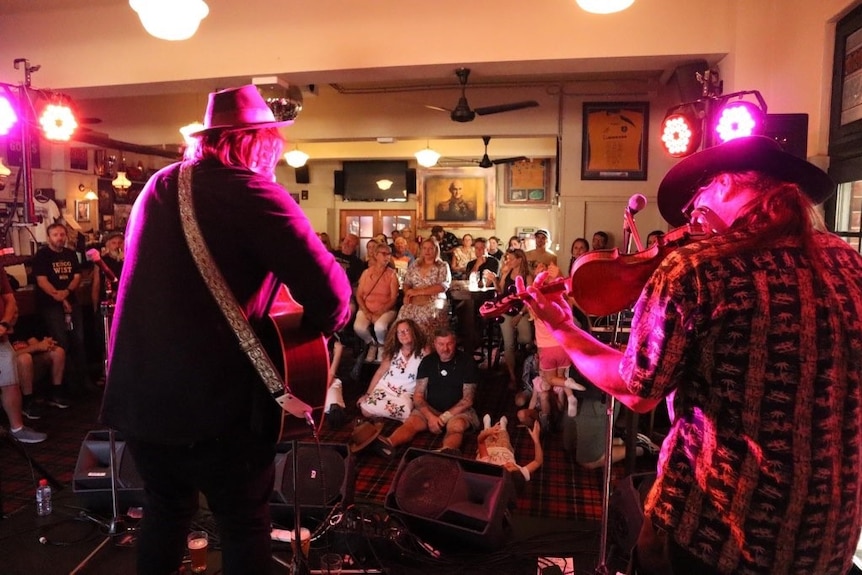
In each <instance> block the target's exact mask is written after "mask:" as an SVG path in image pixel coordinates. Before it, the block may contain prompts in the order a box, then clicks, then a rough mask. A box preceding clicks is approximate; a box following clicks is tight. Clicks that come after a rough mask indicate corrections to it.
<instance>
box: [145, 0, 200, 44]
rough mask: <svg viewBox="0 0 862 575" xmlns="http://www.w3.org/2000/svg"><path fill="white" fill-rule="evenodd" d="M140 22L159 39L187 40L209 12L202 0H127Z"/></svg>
mask: <svg viewBox="0 0 862 575" xmlns="http://www.w3.org/2000/svg"><path fill="white" fill-rule="evenodd" d="M129 6H131V7H132V10H134V11H135V12H137V13H138V17H139V18H140V19H141V24H143V26H144V30H146V31H147V32H148V33H149V34H150V35H151V36H155V37H156V38H159V39H160V40H188V39H189V38H191V37H192V36H194V35H195V32H197V31H198V26H200V23H201V20H203V19H204V18H206V16H207V14H209V13H210V9H209V6H207V3H206V2H204V1H203V0H129Z"/></svg>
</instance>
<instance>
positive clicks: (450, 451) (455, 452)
mask: <svg viewBox="0 0 862 575" xmlns="http://www.w3.org/2000/svg"><path fill="white" fill-rule="evenodd" d="M434 453H441V454H443V455H451V456H453V457H461V450H460V449H457V448H455V447H441V448H440V449H435V450H434Z"/></svg>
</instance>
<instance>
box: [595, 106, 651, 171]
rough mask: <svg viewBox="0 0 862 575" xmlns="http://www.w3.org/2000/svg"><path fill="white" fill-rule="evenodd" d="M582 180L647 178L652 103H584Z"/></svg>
mask: <svg viewBox="0 0 862 575" xmlns="http://www.w3.org/2000/svg"><path fill="white" fill-rule="evenodd" d="M583 122H584V131H583V146H582V152H581V179H582V180H646V179H647V149H648V148H649V145H648V144H649V140H648V132H649V130H648V128H649V102H585V103H584V118H583Z"/></svg>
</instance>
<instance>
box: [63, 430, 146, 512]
mask: <svg viewBox="0 0 862 575" xmlns="http://www.w3.org/2000/svg"><path fill="white" fill-rule="evenodd" d="M114 462H115V464H116V466H117V503H118V506H119V510H120V511H125V510H126V508H128V507H134V506H140V505H143V501H144V482H143V480H142V479H141V476H140V475H138V470H137V468H136V467H135V461H134V459H133V458H132V456H131V454H130V453H129V452H128V450H127V449H126V442H125V441H124V440H123V438H122V436H121V435H120V434H119V433H115V434H114ZM72 491H73V492H74V493H75V494H76V495H77V496H78V498H79V499H80V500H81V503H82V504H83V505H84V506H85V507H87V508H90V509H104V510H110V509H111V508H112V507H113V502H112V498H111V449H110V439H109V434H108V430H98V431H90V432H88V433H87V435H86V437H85V438H84V441H83V442H82V443H81V449H80V450H79V451H78V461H77V463H76V464H75V472H74V474H73V476H72Z"/></svg>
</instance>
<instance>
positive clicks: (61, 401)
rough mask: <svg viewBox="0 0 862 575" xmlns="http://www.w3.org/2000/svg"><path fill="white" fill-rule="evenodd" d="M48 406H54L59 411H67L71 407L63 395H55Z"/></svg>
mask: <svg viewBox="0 0 862 575" xmlns="http://www.w3.org/2000/svg"><path fill="white" fill-rule="evenodd" d="M48 405H53V406H54V407H56V408H58V409H66V408H67V407H69V400H68V399H66V397H65V396H64V395H63V394H61V393H54V394H53V395H51V399H49V400H48Z"/></svg>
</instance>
